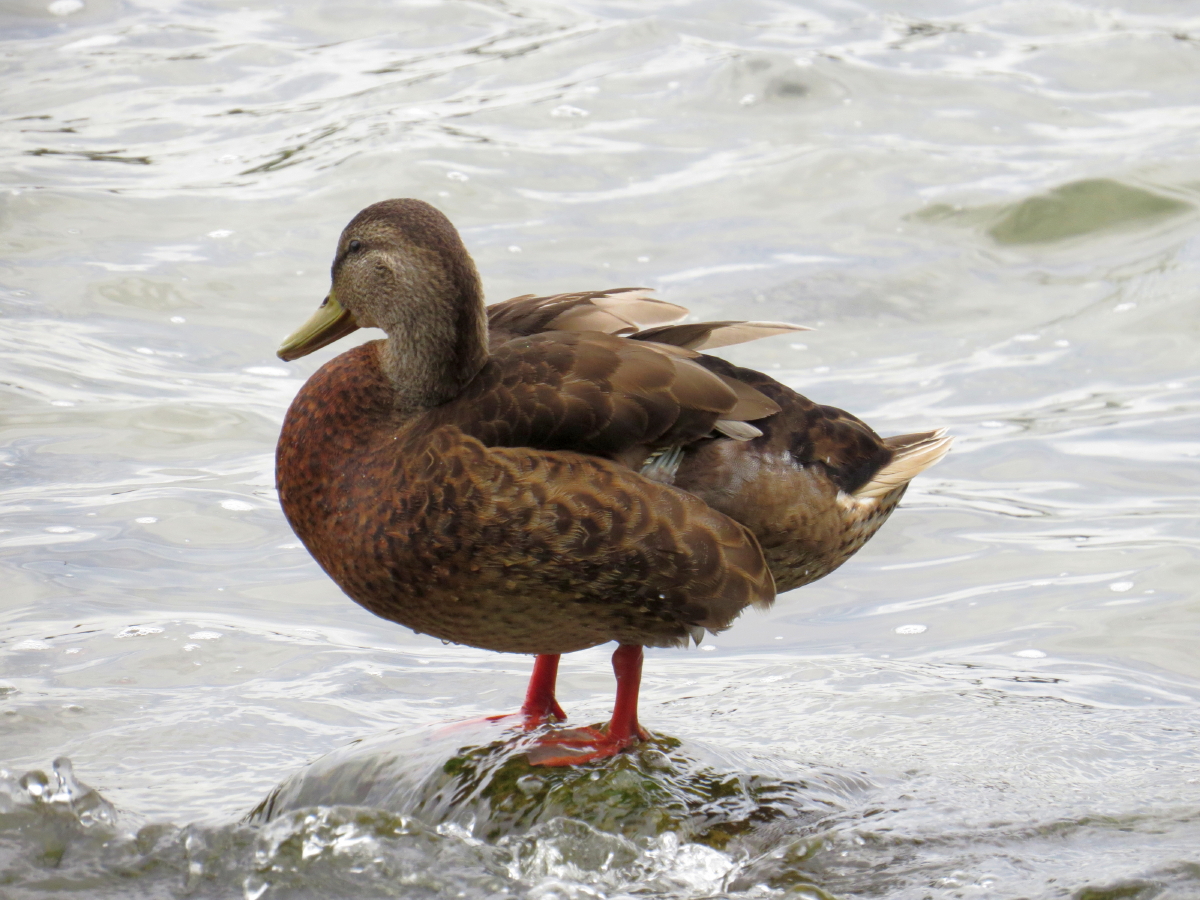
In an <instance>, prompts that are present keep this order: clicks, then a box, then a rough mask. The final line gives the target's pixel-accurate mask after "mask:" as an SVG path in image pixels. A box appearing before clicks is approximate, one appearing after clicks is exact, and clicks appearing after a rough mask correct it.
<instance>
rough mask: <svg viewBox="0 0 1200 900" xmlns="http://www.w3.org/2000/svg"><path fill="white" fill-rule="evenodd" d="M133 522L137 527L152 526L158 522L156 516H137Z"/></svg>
mask: <svg viewBox="0 0 1200 900" xmlns="http://www.w3.org/2000/svg"><path fill="white" fill-rule="evenodd" d="M133 521H135V522H137V523H138V524H139V525H153V524H154V523H155V522H157V521H158V517H157V516H138V517H137V518H136V519H134V520H133Z"/></svg>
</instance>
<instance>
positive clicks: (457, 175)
mask: <svg viewBox="0 0 1200 900" xmlns="http://www.w3.org/2000/svg"><path fill="white" fill-rule="evenodd" d="M446 177H447V178H449V179H450V180H451V181H470V180H471V179H470V176H469V175H466V174H464V173H462V172H447V173H446Z"/></svg>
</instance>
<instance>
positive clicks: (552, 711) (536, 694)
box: [521, 653, 567, 728]
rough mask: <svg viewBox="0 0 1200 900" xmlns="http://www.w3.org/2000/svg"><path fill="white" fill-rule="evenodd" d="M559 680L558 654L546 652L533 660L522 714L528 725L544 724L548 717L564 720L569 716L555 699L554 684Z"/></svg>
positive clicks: (522, 705)
mask: <svg viewBox="0 0 1200 900" xmlns="http://www.w3.org/2000/svg"><path fill="white" fill-rule="evenodd" d="M557 680H558V654H557V653H553V654H551V653H546V654H543V655H541V656H539V657H538V658H537V659H536V660H534V662H533V674H532V675H530V676H529V688H528V689H527V690H526V691H525V702H524V703H523V704H521V715H523V716H524V717H525V725H526V727H527V728H528V727H536V726H538V725H543V724H545V723H546V721H547V720H548V719H557V720H558V721H560V722H562V721H565V720H566V718H567V714H566V713H565V712H563V708H562V707H561V706H559V705H558V701H557V700H556V699H554V684H555V682H556V681H557Z"/></svg>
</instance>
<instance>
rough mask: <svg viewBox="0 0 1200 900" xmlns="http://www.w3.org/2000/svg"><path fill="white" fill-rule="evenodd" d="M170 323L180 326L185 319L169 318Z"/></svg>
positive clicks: (178, 317)
mask: <svg viewBox="0 0 1200 900" xmlns="http://www.w3.org/2000/svg"><path fill="white" fill-rule="evenodd" d="M171 321H172V322H174V323H175V324H176V325H182V324H183V323H184V322H186V321H187V319H185V318H184V317H183V316H171Z"/></svg>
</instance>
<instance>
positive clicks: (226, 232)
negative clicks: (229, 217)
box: [208, 228, 233, 238]
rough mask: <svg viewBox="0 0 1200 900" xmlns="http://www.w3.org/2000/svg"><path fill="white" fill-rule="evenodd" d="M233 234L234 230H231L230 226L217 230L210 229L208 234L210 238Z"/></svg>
mask: <svg viewBox="0 0 1200 900" xmlns="http://www.w3.org/2000/svg"><path fill="white" fill-rule="evenodd" d="M231 234H233V232H232V231H230V230H229V229H228V228H218V229H217V230H216V231H210V232H209V233H208V236H209V237H210V238H226V237H229V236H230V235H231Z"/></svg>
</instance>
